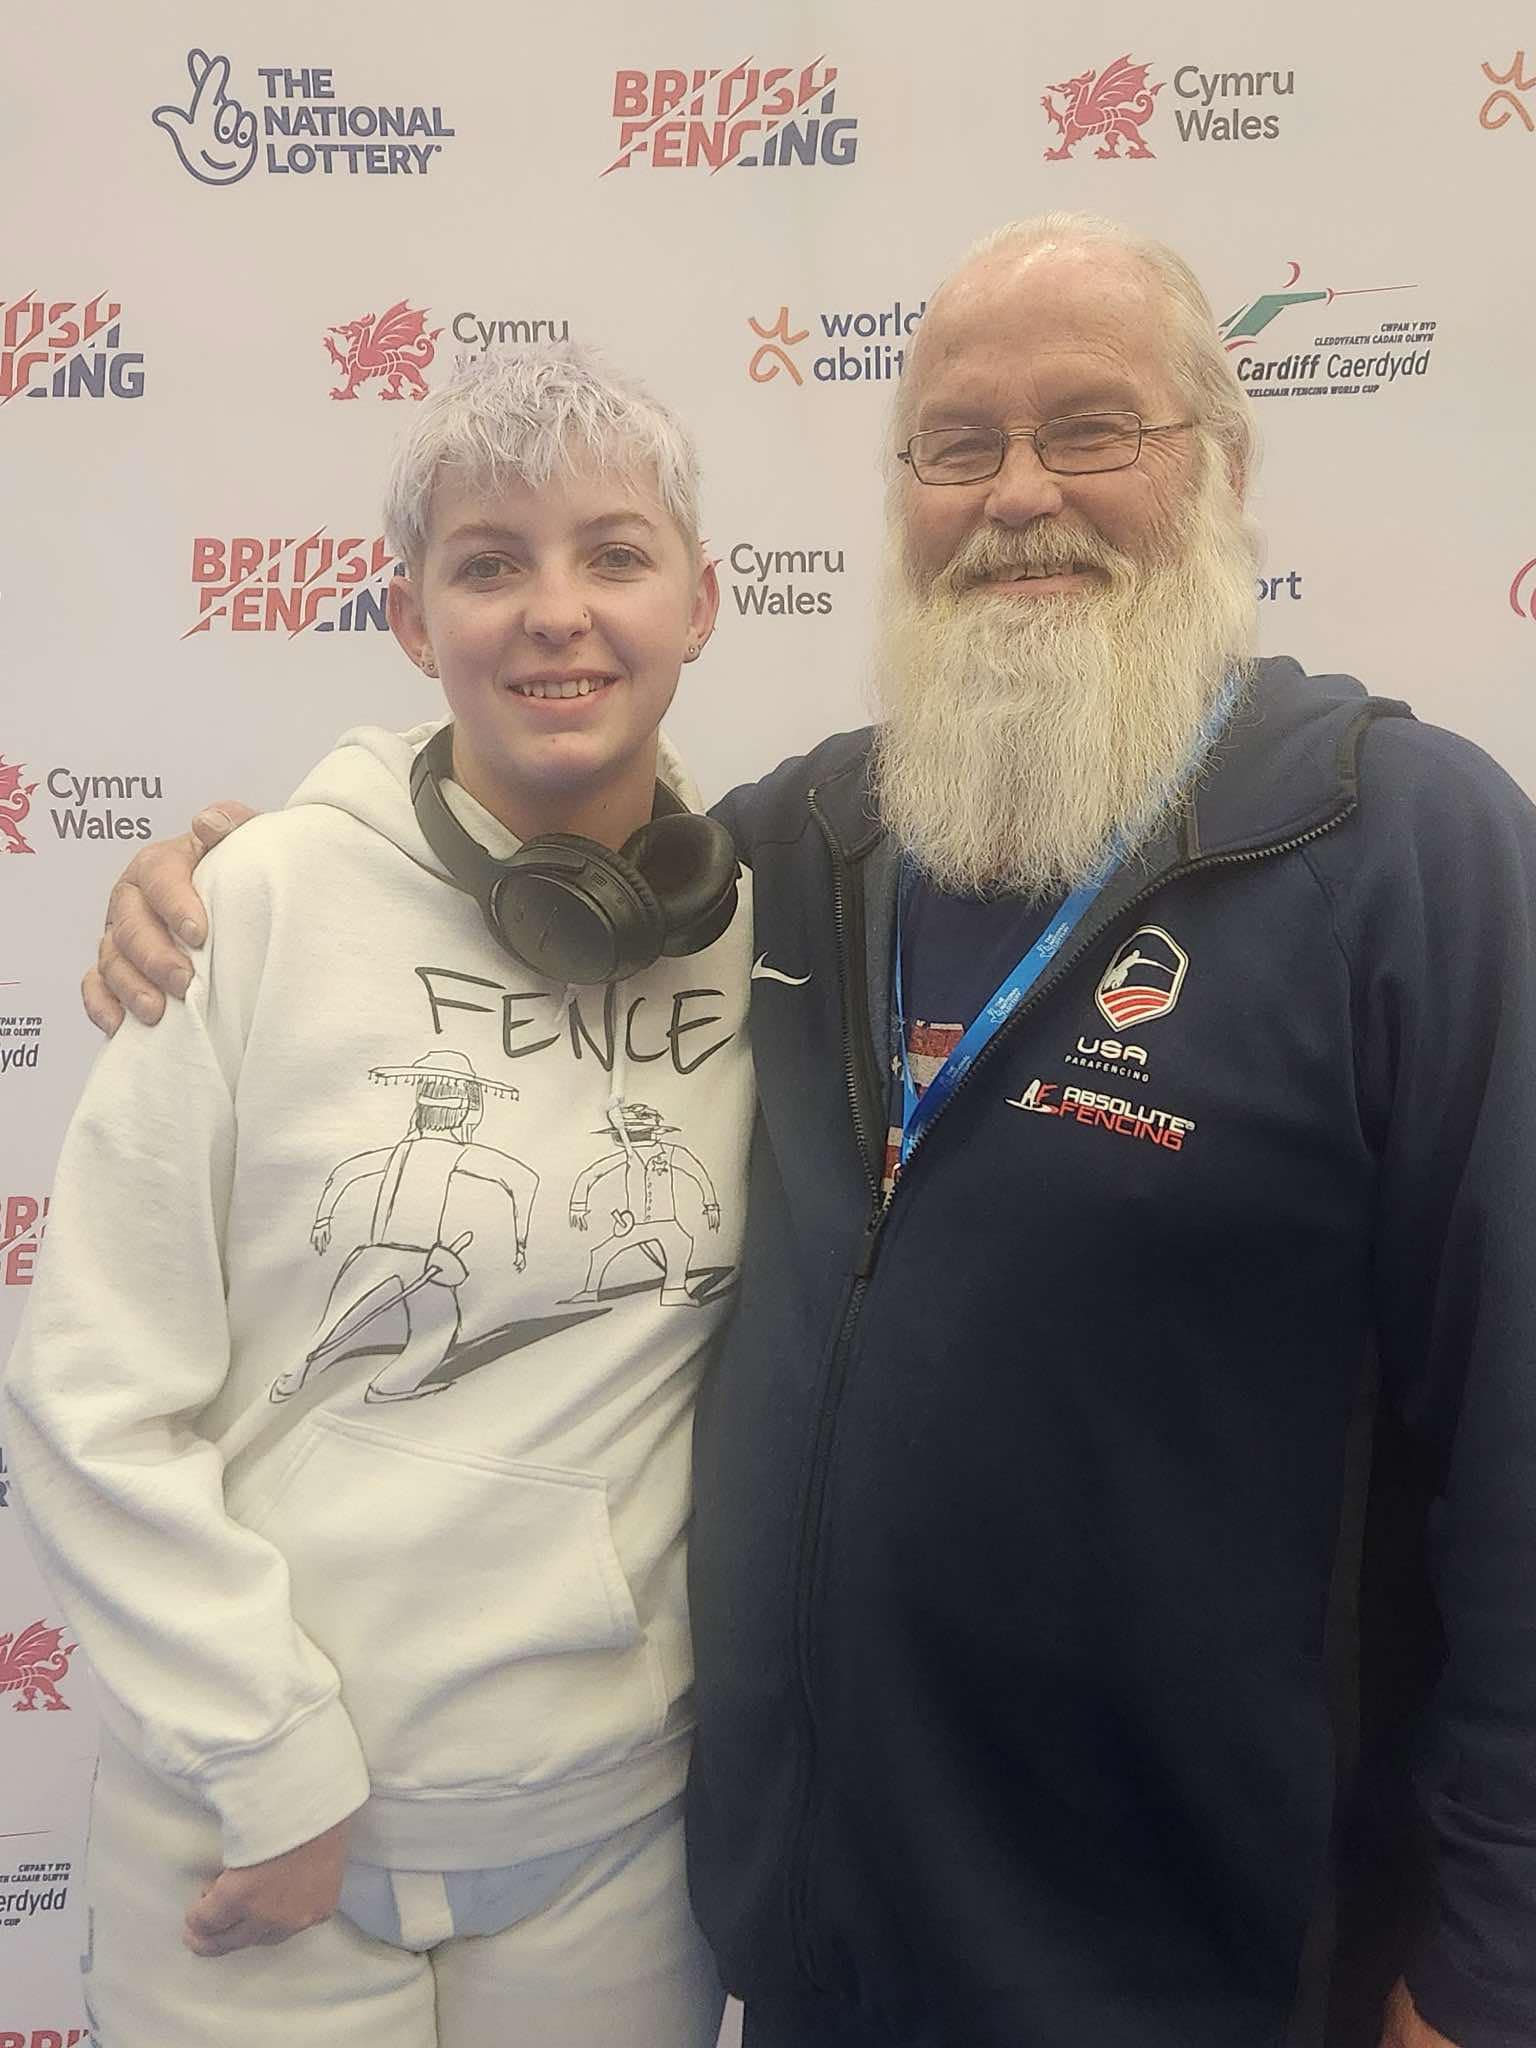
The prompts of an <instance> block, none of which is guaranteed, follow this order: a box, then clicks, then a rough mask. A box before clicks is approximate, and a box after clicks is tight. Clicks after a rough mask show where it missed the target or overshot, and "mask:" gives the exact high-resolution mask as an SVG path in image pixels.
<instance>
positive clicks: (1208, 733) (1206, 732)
mask: <svg viewBox="0 0 1536 2048" xmlns="http://www.w3.org/2000/svg"><path fill="white" fill-rule="evenodd" d="M1241 694H1242V674H1241V671H1239V670H1235V669H1234V670H1233V671H1231V672H1230V673H1229V674H1228V675H1227V676H1226V678H1225V679H1224V681H1223V683H1222V686H1221V688H1220V690H1219V691H1218V692H1217V693H1216V697H1215V700H1214V702H1213V703H1212V705H1211V707H1210V709H1209V710H1208V711H1207V712H1206V715H1205V717H1204V719H1203V720H1202V722H1201V726H1200V730H1199V732H1198V733H1197V734H1196V735H1195V741H1194V744H1193V746H1192V747H1191V748H1190V750H1189V756H1188V758H1187V759H1186V760H1185V762H1184V764H1183V766H1182V768H1181V769H1180V770H1179V774H1178V777H1177V778H1176V780H1177V781H1178V782H1179V783H1184V782H1187V781H1188V779H1189V778H1190V777H1191V776H1192V775H1194V774H1195V773H1197V771H1198V770H1199V768H1200V767H1201V765H1202V763H1203V762H1204V760H1205V757H1206V755H1207V754H1208V753H1209V752H1210V750H1211V748H1212V747H1213V746H1214V745H1215V742H1216V740H1217V738H1218V736H1219V735H1220V733H1221V731H1222V728H1223V727H1224V726H1225V725H1226V722H1227V720H1228V719H1229V718H1230V717H1231V715H1232V711H1233V708H1234V706H1235V705H1236V703H1237V700H1238V698H1239V696H1240V695H1241ZM1115 866H1116V862H1115V860H1114V859H1113V858H1111V859H1110V860H1109V861H1108V862H1106V864H1105V866H1104V867H1103V868H1102V869H1101V870H1100V872H1099V873H1098V874H1096V875H1094V876H1093V877H1092V878H1091V879H1090V880H1089V881H1086V882H1084V884H1083V885H1082V887H1081V888H1080V889H1074V890H1073V892H1072V894H1071V895H1070V896H1069V897H1068V898H1067V900H1066V902H1065V903H1063V904H1062V906H1061V908H1060V910H1058V911H1057V913H1056V915H1055V916H1054V917H1053V918H1052V919H1051V921H1050V923H1049V924H1048V925H1047V926H1046V928H1045V930H1044V931H1043V932H1042V933H1041V934H1040V936H1039V938H1038V939H1036V941H1035V943H1034V944H1033V945H1032V946H1031V947H1030V949H1029V951H1028V952H1027V953H1026V954H1025V955H1024V957H1023V959H1022V960H1020V961H1019V962H1018V964H1017V966H1015V967H1014V968H1013V969H1012V971H1011V972H1010V973H1008V974H1007V975H1005V976H1004V977H1003V979H1002V981H1001V982H999V983H998V986H997V989H996V991H995V992H994V993H993V995H992V996H991V997H989V999H988V1000H987V1001H986V1002H985V1003H984V1004H983V1005H982V1007H981V1009H980V1010H979V1011H978V1012H977V1014H976V1015H975V1016H974V1017H973V1018H972V1019H971V1021H970V1024H969V1025H968V1026H967V1027H966V1030H965V1032H964V1033H963V1035H962V1037H961V1039H960V1042H959V1044H958V1045H957V1046H956V1047H955V1048H954V1050H953V1051H952V1052H951V1053H950V1055H949V1058H948V1059H947V1060H946V1061H945V1062H944V1064H943V1066H942V1067H940V1069H939V1071H938V1072H937V1073H936V1074H935V1075H934V1077H933V1079H932V1080H931V1081H930V1082H929V1083H928V1086H927V1087H926V1088H925V1089H924V1090H923V1092H922V1094H921V1095H919V1094H918V1092H917V1088H916V1085H915V1084H914V1082H913V1079H912V1070H911V1067H910V1066H909V1064H908V1061H907V1011H906V1004H905V1002H904V1001H903V998H902V986H901V956H902V950H903V948H902V937H901V927H902V912H903V910H904V908H905V905H906V894H907V890H906V884H907V872H906V870H905V869H904V870H903V874H902V883H901V887H900V889H899V890H898V892H897V897H896V991H895V993H896V1033H897V1039H898V1043H899V1045H900V1050H901V1156H900V1160H899V1162H898V1164H899V1165H900V1166H905V1165H906V1163H907V1161H908V1159H909V1158H910V1157H911V1155H912V1148H913V1146H914V1145H915V1144H916V1143H917V1141H918V1139H919V1138H920V1137H921V1136H922V1135H923V1133H924V1131H926V1130H927V1128H928V1126H929V1125H930V1124H931V1123H932V1122H933V1120H934V1118H935V1117H936V1116H937V1115H938V1113H939V1111H940V1110H941V1109H942V1108H943V1107H944V1105H945V1103H946V1102H948V1100H949V1098H950V1097H951V1095H953V1094H954V1092H955V1090H956V1088H958V1087H959V1085H960V1083H961V1082H962V1081H963V1080H964V1078H965V1075H966V1073H967V1071H968V1069H969V1068H971V1067H972V1066H973V1065H974V1064H975V1062H976V1058H977V1056H978V1054H980V1053H981V1052H983V1051H984V1050H985V1049H986V1047H987V1046H989V1045H990V1044H991V1043H992V1040H993V1039H994V1038H995V1037H996V1036H997V1034H998V1032H999V1031H1000V1030H1001V1029H1002V1028H1003V1026H1004V1025H1005V1024H1006V1023H1007V1021H1008V1019H1009V1018H1010V1017H1011V1016H1012V1015H1013V1013H1014V1011H1015V1010H1016V1009H1017V1008H1018V1007H1019V1005H1020V1003H1022V1002H1023V1000H1024V998H1025V996H1026V995H1028V993H1029V991H1030V990H1031V989H1032V988H1033V987H1034V985H1035V983H1036V982H1037V981H1038V980H1039V979H1040V976H1041V975H1042V974H1043V973H1044V972H1045V970H1046V968H1047V967H1048V966H1049V965H1050V963H1051V961H1052V960H1054V959H1055V957H1056V955H1057V954H1058V953H1059V952H1060V951H1061V949H1062V947H1063V946H1064V945H1065V944H1066V943H1067V940H1068V939H1069V938H1071V936H1072V934H1073V932H1074V931H1075V930H1076V929H1077V927H1078V925H1080V924H1081V923H1082V921H1083V918H1084V916H1085V915H1086V913H1087V911H1088V909H1089V907H1090V906H1091V905H1092V903H1093V902H1094V900H1095V899H1096V897H1097V896H1098V895H1099V893H1100V891H1101V890H1102V889H1103V887H1104V884H1105V883H1106V882H1107V881H1108V880H1109V878H1110V876H1111V875H1112V874H1113V873H1114V871H1115Z"/></svg>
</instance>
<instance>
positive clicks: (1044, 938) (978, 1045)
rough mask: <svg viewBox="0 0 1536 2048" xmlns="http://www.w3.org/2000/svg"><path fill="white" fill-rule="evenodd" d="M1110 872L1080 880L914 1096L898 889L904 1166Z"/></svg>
mask: <svg viewBox="0 0 1536 2048" xmlns="http://www.w3.org/2000/svg"><path fill="white" fill-rule="evenodd" d="M1113 872H1114V870H1113V868H1112V867H1106V868H1105V869H1104V870H1103V871H1102V872H1101V873H1100V874H1097V875H1095V876H1094V878H1093V879H1092V881H1089V882H1085V883H1084V884H1083V885H1082V887H1081V888H1080V889H1074V890H1073V892H1072V894H1071V895H1070V896H1069V897H1068V898H1067V900H1066V902H1065V903H1063V904H1062V906H1061V908H1060V909H1059V910H1058V911H1057V913H1056V915H1055V916H1054V917H1053V918H1052V919H1051V921H1050V923H1049V924H1048V925H1047V926H1046V928H1045V930H1044V931H1043V932H1042V933H1041V934H1040V936H1039V938H1038V939H1036V941H1035V943H1034V944H1033V945H1032V946H1031V947H1030V949H1029V951H1028V952H1027V953H1026V954H1025V955H1024V956H1023V958H1022V959H1021V960H1019V961H1018V962H1017V963H1016V964H1015V965H1014V966H1013V967H1012V968H1010V970H1009V971H1008V973H1007V974H1005V975H1004V977H1003V979H1002V980H1001V981H1000V982H999V983H998V985H997V988H996V990H995V991H994V992H993V994H992V995H991V996H990V997H989V998H988V1000H987V1001H986V1002H985V1003H984V1004H983V1005H982V1007H981V1008H980V1009H979V1010H978V1011H977V1013H976V1015H975V1016H974V1017H973V1018H972V1019H971V1021H970V1023H969V1024H968V1025H967V1027H966V1029H965V1031H964V1033H963V1034H962V1036H961V1039H960V1042H959V1044H958V1045H957V1046H956V1047H955V1048H954V1050H953V1051H952V1052H951V1053H950V1055H949V1058H948V1059H947V1060H946V1061H945V1062H944V1064H943V1066H942V1067H940V1069H939V1071H938V1072H937V1073H936V1074H935V1075H934V1077H933V1079H932V1080H931V1081H930V1082H929V1083H928V1086H927V1087H926V1088H925V1089H924V1090H923V1092H922V1094H921V1095H919V1094H918V1092H917V1086H916V1083H915V1082H914V1081H913V1079H912V1069H911V1066H910V1064H909V1062H908V1059H907V1007H906V1002H905V1000H904V997H903V994H902V968H901V956H902V951H903V944H902V921H903V920H902V912H903V909H904V906H905V899H906V888H905V886H903V887H902V888H901V890H900V891H899V893H898V895H897V899H896V1036H897V1043H898V1045H899V1047H900V1057H901V1158H900V1164H901V1165H902V1166H905V1165H906V1163H907V1161H908V1159H909V1158H910V1157H911V1156H912V1148H913V1146H914V1145H915V1144H916V1143H917V1141H918V1139H919V1138H920V1137H921V1136H922V1135H923V1133H924V1131H926V1130H927V1128H928V1126H929V1124H931V1123H932V1122H933V1119H934V1118H935V1117H936V1116H937V1115H938V1113H939V1111H940V1110H941V1109H942V1108H943V1107H944V1105H945V1103H946V1102H948V1100H949V1098H950V1097H951V1095H953V1094H954V1092H955V1090H956V1089H957V1088H958V1087H959V1085H960V1083H961V1081H963V1080H964V1078H965V1075H966V1073H967V1071H968V1070H969V1068H970V1067H971V1066H973V1065H974V1063H975V1061H976V1059H977V1057H978V1055H979V1054H980V1053H981V1052H983V1051H984V1050H985V1048H986V1047H987V1046H989V1045H990V1044H991V1043H992V1040H993V1039H994V1038H995V1037H996V1036H997V1034H998V1032H999V1031H1001V1030H1002V1028H1003V1026H1004V1025H1005V1024H1006V1023H1007V1021H1008V1019H1009V1018H1010V1017H1011V1016H1012V1015H1013V1013H1014V1011H1015V1010H1016V1009H1017V1008H1018V1007H1019V1005H1020V1003H1022V1002H1023V1000H1024V998H1025V996H1026V995H1027V994H1028V993H1029V991H1030V989H1031V988H1033V986H1034V985H1035V983H1036V982H1037V981H1038V980H1039V979H1040V976H1041V975H1042V974H1043V973H1044V972H1045V970H1046V968H1047V967H1048V966H1049V965H1050V963H1051V962H1052V961H1053V960H1054V959H1055V957H1056V955H1057V954H1058V953H1059V952H1060V951H1061V949H1062V947H1063V946H1064V945H1065V944H1066V943H1067V940H1068V939H1069V938H1071V936H1072V934H1073V932H1074V931H1075V930H1076V929H1077V927H1078V925H1079V924H1081V923H1082V920H1083V918H1084V917H1085V915H1086V914H1087V912H1088V909H1089V907H1090V905H1091V904H1092V903H1093V902H1094V901H1095V899H1096V898H1097V897H1098V895H1099V893H1100V891H1101V890H1102V889H1103V887H1104V884H1105V883H1106V882H1107V881H1108V880H1109V877H1110V875H1111V874H1112V873H1113Z"/></svg>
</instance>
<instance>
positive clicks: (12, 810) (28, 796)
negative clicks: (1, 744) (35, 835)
mask: <svg viewBox="0 0 1536 2048" xmlns="http://www.w3.org/2000/svg"><path fill="white" fill-rule="evenodd" d="M25 773H26V770H25V769H24V768H22V767H21V766H20V765H19V764H18V763H17V762H15V761H7V760H6V758H5V756H4V754H0V852H3V853H31V852H33V851H34V848H33V845H32V842H31V840H30V839H28V837H27V835H26V834H25V833H24V832H23V831H22V829H21V828H22V825H23V824H24V823H25V822H26V818H27V814H28V812H29V811H30V810H31V808H32V792H33V791H34V790H35V789H36V788H37V784H36V783H35V782H23V780H22V777H23V775H24V774H25Z"/></svg>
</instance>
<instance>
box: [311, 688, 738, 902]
mask: <svg viewBox="0 0 1536 2048" xmlns="http://www.w3.org/2000/svg"><path fill="white" fill-rule="evenodd" d="M447 722H448V721H447V720H446V719H441V718H438V719H432V720H430V721H429V722H428V723H426V724H424V725H417V726H412V727H411V728H410V730H409V731H407V732H387V731H386V730H385V729H384V728H383V727H382V726H378V725H354V726H352V727H351V728H350V729H349V730H348V731H346V732H344V733H343V734H342V736H341V738H340V739H339V740H338V741H337V742H336V744H335V746H334V747H333V748H332V749H331V751H330V753H328V754H327V755H326V756H325V758H324V760H322V761H321V762H319V763H318V764H317V766H315V767H314V768H312V769H311V770H310V772H309V774H308V775H306V776H305V778H304V780H303V781H302V782H301V783H300V784H299V786H298V788H297V789H296V790H295V791H294V793H293V795H292V796H291V797H289V799H288V802H287V805H286V806H285V808H287V809H289V810H294V809H297V808H299V807H300V806H302V805H305V804H325V805H327V806H328V807H329V808H330V809H332V810H337V811H344V812H345V813H346V814H347V815H348V816H349V817H352V818H356V819H357V821H358V822H359V824H362V825H366V826H367V827H368V828H369V830H370V831H373V832H377V833H379V834H381V835H382V836H383V837H384V838H385V839H388V840H389V841H390V842H391V843H392V844H393V845H395V846H398V847H399V848H400V850H401V852H402V853H406V854H408V855H409V856H410V858H411V859H412V860H414V861H417V862H418V863H419V864H420V865H421V866H422V867H424V868H429V869H430V870H431V871H432V872H433V873H434V874H438V875H441V874H443V873H444V869H443V865H442V863H441V861H439V860H438V858H437V856H436V854H435V853H433V852H432V850H431V848H430V847H429V846H428V845H427V842H426V839H425V837H424V836H423V833H422V830H421V827H420V825H418V824H417V822H416V812H415V808H414V806H413V805H412V803H411V765H412V763H413V762H414V761H415V759H416V756H417V754H418V753H419V752H420V751H421V749H422V748H423V747H424V746H425V745H426V743H427V741H428V740H429V739H431V737H432V735H433V734H434V733H435V732H438V731H440V730H441V728H442V727H443V726H444V725H445V724H447ZM656 773H657V777H658V779H659V780H660V781H662V782H664V783H665V784H666V786H667V788H668V789H670V790H671V791H672V792H673V793H674V795H676V796H678V797H679V798H680V799H681V800H682V801H683V803H685V804H686V805H687V806H688V808H689V810H691V811H698V810H702V809H703V801H702V799H701V797H700V795H699V791H698V787H697V785H696V784H695V782H694V780H693V777H692V776H691V775H690V774H689V773H688V771H687V769H686V768H685V767H684V766H683V763H682V760H681V758H680V756H679V755H678V752H677V749H676V748H675V747H674V746H673V745H672V743H671V741H670V740H669V739H668V738H667V736H666V734H665V733H658V734H657V754H656ZM445 794H446V796H447V798H448V801H449V803H450V805H451V806H452V809H453V811H454V814H455V816H456V817H457V818H458V820H459V822H460V824H462V825H463V827H464V829H465V830H466V831H467V832H470V833H472V834H473V835H474V837H475V838H477V839H478V840H479V841H480V842H481V844H482V845H483V846H485V847H487V848H488V849H489V851H490V852H492V853H494V854H496V855H497V856H498V857H499V858H502V859H505V858H506V857H507V856H508V855H509V854H512V853H515V852H516V851H517V848H518V847H519V845H520V844H521V843H522V842H521V841H520V840H518V839H516V838H515V837H514V836H513V835H512V833H510V832H509V831H508V830H507V828H506V827H505V826H504V825H503V824H501V823H500V822H499V820H497V819H496V818H493V817H492V816H491V814H490V812H489V811H487V810H486V809H485V808H484V807H483V806H482V805H481V804H479V803H477V802H476V801H475V799H474V798H473V797H472V796H470V795H469V793H468V792H467V791H466V790H463V789H461V788H460V787H459V785H458V784H457V783H452V782H451V783H449V784H447V786H446V790H445Z"/></svg>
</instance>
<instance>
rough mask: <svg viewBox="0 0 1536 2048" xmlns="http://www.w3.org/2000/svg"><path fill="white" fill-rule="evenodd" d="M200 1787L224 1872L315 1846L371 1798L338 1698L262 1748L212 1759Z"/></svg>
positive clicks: (352, 1733) (365, 1770)
mask: <svg viewBox="0 0 1536 2048" xmlns="http://www.w3.org/2000/svg"><path fill="white" fill-rule="evenodd" d="M198 1783H199V1787H200V1789H201V1790H202V1792H203V1794H204V1796H205V1797H206V1798H207V1799H208V1801H209V1803H210V1804H211V1805H212V1806H213V1808H214V1810H215V1812H216V1813H217V1814H218V1816H219V1824H220V1831H221V1837H222V1849H223V1856H224V1867H225V1868H226V1869H227V1870H241V1869H244V1868H245V1867H246V1866H247V1865H248V1864H252V1863H266V1862H268V1861H269V1860H270V1859H271V1858H272V1857H274V1856H281V1855H283V1854H285V1853H286V1851H288V1850H289V1849H297V1848H300V1847H301V1846H302V1845H303V1844H304V1843H305V1842H312V1841H313V1840H314V1839H315V1837H316V1835H323V1834H324V1833H325V1831H326V1829H327V1828H333V1827H335V1825H336V1823H337V1822H338V1821H343V1820H345V1819H346V1818H347V1816H348V1815H349V1814H352V1813H355V1812H356V1811H357V1809H358V1808H359V1807H360V1806H361V1805H362V1804H363V1803H364V1801H365V1800H366V1799H367V1797H368V1792H369V1784H368V1766H367V1765H366V1764H365V1763H364V1761H363V1752H362V1746H361V1744H360V1743H359V1742H358V1739H357V1731H356V1729H355V1728H354V1727H353V1726H352V1722H351V1719H350V1717H349V1716H348V1714H347V1710H346V1708H345V1707H344V1706H343V1705H342V1703H341V1701H340V1700H339V1699H335V1698H333V1699H330V1700H328V1701H327V1702H326V1703H325V1705H324V1706H321V1707H317V1708H316V1709H315V1710H314V1712H313V1713H310V1714H306V1715H305V1716H304V1718H303V1719H302V1720H301V1721H297V1722H295V1723H294V1724H293V1725H292V1726H291V1727H289V1728H287V1729H285V1730H284V1732H283V1733H282V1734H281V1735H280V1736H278V1737H277V1739H276V1740H275V1741H273V1742H268V1743H264V1744H263V1745H262V1747H261V1748H260V1749H253V1750H243V1751H241V1752H240V1753H239V1754H237V1755H231V1754H228V1753H226V1754H225V1755H223V1756H221V1757H219V1758H217V1759H216V1760H215V1761H214V1762H213V1763H211V1764H209V1765H206V1766H205V1767H204V1769H203V1770H202V1771H201V1772H200V1773H199V1778H198Z"/></svg>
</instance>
